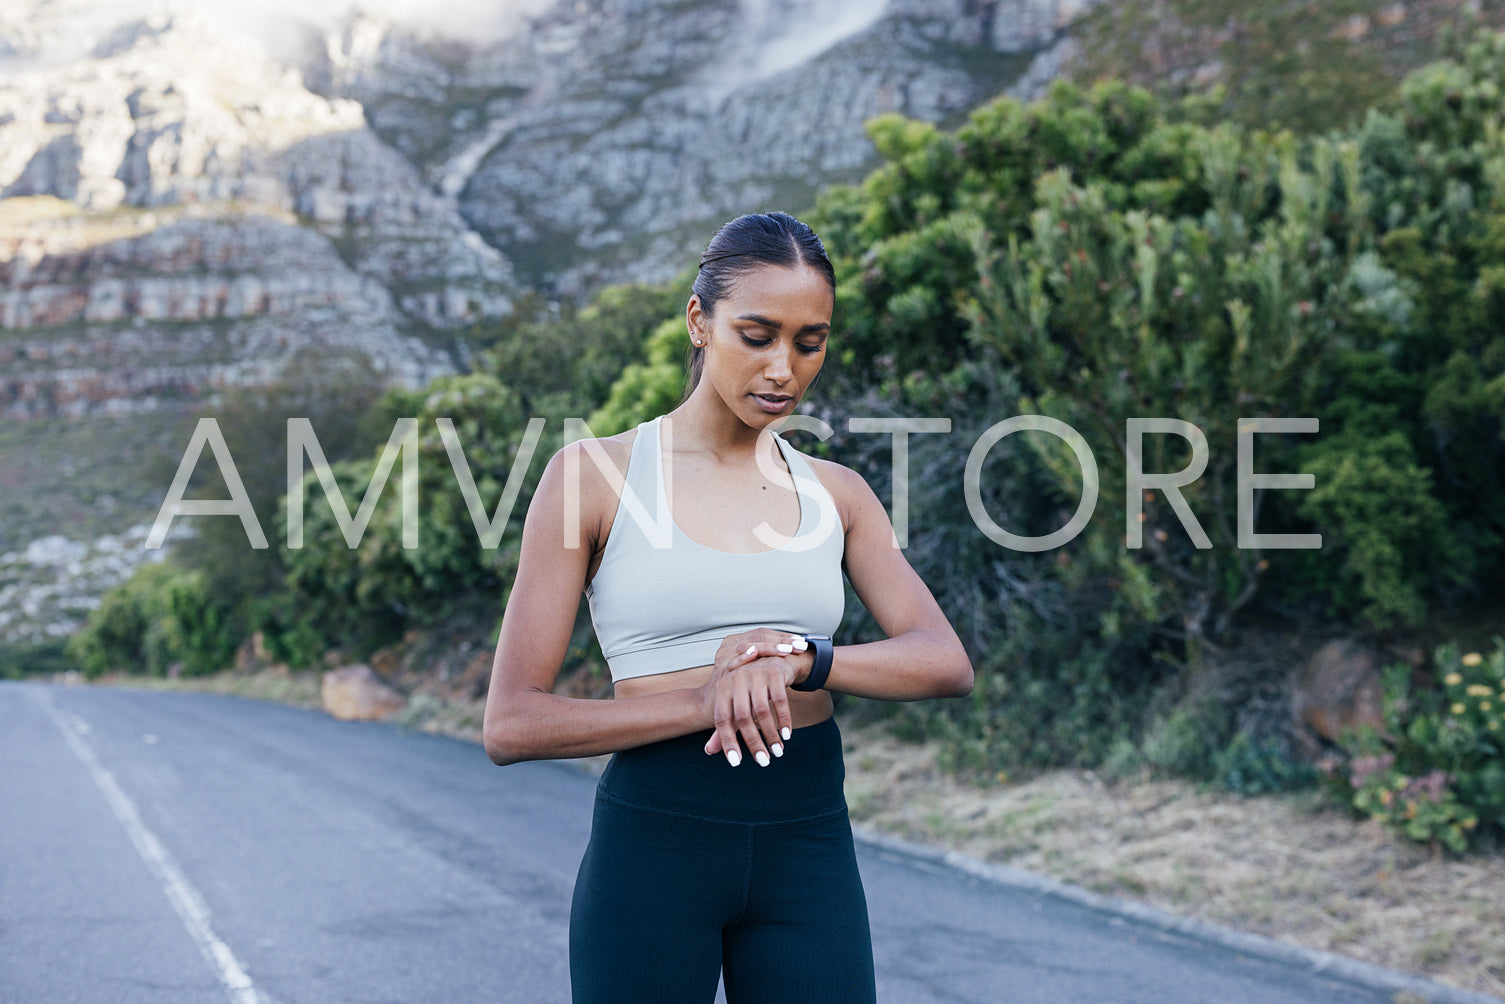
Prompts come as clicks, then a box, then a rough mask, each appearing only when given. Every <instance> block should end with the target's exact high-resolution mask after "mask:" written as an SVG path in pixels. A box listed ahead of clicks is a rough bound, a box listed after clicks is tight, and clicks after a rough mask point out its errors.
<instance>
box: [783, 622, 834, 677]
mask: <svg viewBox="0 0 1505 1004" xmlns="http://www.w3.org/2000/svg"><path fill="white" fill-rule="evenodd" d="M805 643H806V644H807V645H809V646H810V647H811V648H812V649H813V650H814V651H815V663H814V665H812V666H811V667H810V675H809V676H807V677H805V680H804V682H803V683H796V684H793V685H792V686H791V688H790V689H792V690H806V691H809V690H819V689H820V688H822V687H824V686H825V685H826V677H828V676H830V675H831V636H830V635H825V634H807V635H805Z"/></svg>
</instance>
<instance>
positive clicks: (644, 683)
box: [612, 666, 832, 729]
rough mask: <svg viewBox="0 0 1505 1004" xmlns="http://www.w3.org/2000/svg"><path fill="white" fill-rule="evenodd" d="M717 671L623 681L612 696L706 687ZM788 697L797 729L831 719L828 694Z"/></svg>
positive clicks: (688, 671) (698, 668)
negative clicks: (713, 673) (713, 672)
mask: <svg viewBox="0 0 1505 1004" xmlns="http://www.w3.org/2000/svg"><path fill="white" fill-rule="evenodd" d="M714 668H715V667H713V666H696V667H695V668H694V669H681V670H677V671H675V672H673V673H656V674H654V675H653V676H634V677H632V678H631V679H627V680H619V681H618V682H617V683H616V685H615V686H614V687H613V688H612V692H613V693H614V694H615V695H616V696H617V697H644V696H646V695H648V694H662V693H664V692H665V691H670V690H689V689H693V688H695V687H703V686H705V684H706V682H707V681H708V680H710V678H711V672H712V670H713V669H714ZM733 672H735V670H734V671H733ZM785 693H786V694H787V695H788V696H789V716H790V717H791V718H792V719H793V720H794V726H793V727H794V728H797V729H802V728H804V727H805V726H807V725H817V724H819V723H820V722H823V721H825V720H826V719H827V718H830V717H831V710H832V704H831V695H830V694H828V693H827V692H826V691H824V690H817V691H813V692H811V693H805V692H803V691H799V690H786V691H785Z"/></svg>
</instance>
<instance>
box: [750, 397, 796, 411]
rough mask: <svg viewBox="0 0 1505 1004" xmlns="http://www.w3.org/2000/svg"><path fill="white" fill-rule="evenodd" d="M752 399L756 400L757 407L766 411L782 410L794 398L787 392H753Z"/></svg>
mask: <svg viewBox="0 0 1505 1004" xmlns="http://www.w3.org/2000/svg"><path fill="white" fill-rule="evenodd" d="M752 399H753V400H754V401H756V402H758V407H760V408H762V409H763V410H764V411H767V412H780V411H783V410H784V409H785V408H787V407H788V406H789V403H790V402H791V401H793V400H794V398H792V397H790V396H789V395H788V394H754V395H753V396H752Z"/></svg>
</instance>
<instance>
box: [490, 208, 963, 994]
mask: <svg viewBox="0 0 1505 1004" xmlns="http://www.w3.org/2000/svg"><path fill="white" fill-rule="evenodd" d="M834 289H835V274H834V272H833V270H832V267H831V263H830V260H829V259H828V258H827V256H826V253H825V249H824V248H823V247H822V246H821V243H820V240H819V238H817V237H816V236H815V234H814V233H813V232H812V231H811V230H810V228H809V227H807V226H805V225H804V224H803V223H801V222H799V221H798V220H796V219H794V218H793V217H791V216H788V215H786V214H783V213H768V214H760V215H750V216H743V217H739V218H738V219H736V220H733V221H732V222H730V223H728V224H726V225H725V226H723V227H722V228H721V229H720V230H719V231H718V232H717V233H716V236H715V237H714V238H713V239H712V241H711V243H710V246H709V247H708V248H707V249H706V252H705V254H704V255H703V256H702V258H701V266H700V272H699V275H698V276H697V278H696V280H695V284H694V295H692V296H691V297H690V300H689V303H688V305H687V307H686V311H685V315H686V326H687V329H688V335H689V339H690V343H691V345H692V346H693V348H692V349H691V352H692V368H691V372H692V381H693V389H692V390H691V392H690V393H689V395H688V396H687V397H686V399H685V401H684V402H683V403H682V404H681V405H679V406H678V407H677V408H675V409H674V410H673V411H672V412H670V413H669V414H668V415H665V416H662V417H660V418H658V419H655V420H653V421H651V422H646V423H644V424H643V425H640V426H639V427H638V428H636V429H634V430H631V431H629V432H625V433H622V434H621V435H618V436H611V437H608V438H604V439H599V440H585V441H582V442H578V443H574V444H571V445H569V446H567V447H565V448H564V449H563V450H561V451H560V452H559V453H557V454H555V456H554V457H553V458H552V459H551V460H550V462H549V465H548V467H547V469H546V470H545V472H544V475H543V478H542V480H541V481H540V483H539V487H538V491H537V493H536V494H535V496H534V498H533V503H532V505H531V507H530V508H529V511H528V516H527V520H526V522H525V524H524V530H523V544H522V552H521V555H520V558H519V562H518V572H517V579H516V581H515V584H514V586H513V589H512V594H511V599H510V600H509V601H508V604H507V610H506V614H505V615H504V617H503V619H502V627H501V634H500V637H499V639H498V642H497V650H496V661H495V664H494V667H493V671H492V682H491V689H490V692H489V694H488V697H487V701H486V718H485V728H484V732H485V743H486V751H487V754H488V755H489V756H490V757H491V759H492V760H494V761H495V762H496V763H498V764H507V763H513V762H515V761H519V760H533V759H543V758H549V757H580V756H591V755H595V754H600V753H607V752H611V753H615V754H616V756H614V757H613V758H612V760H611V762H610V763H609V764H608V766H607V768H606V771H605V773H604V774H603V775H602V777H601V781H600V783H599V785H598V788H597V795H596V808H595V815H594V820H593V826H592V831H591V839H590V844H589V846H588V848H587V849H586V854H585V859H584V860H583V861H582V862H581V866H580V874H579V877H578V879H577V881H576V885H575V896H574V902H573V904H572V908H571V914H570V975H571V982H572V986H573V992H574V999H575V1001H577V1002H582V1001H613V1002H631V1001H653V1002H670V1001H686V1002H703V1001H709V1000H711V999H712V998H713V997H714V996H715V991H716V981H717V976H718V974H720V975H722V977H723V981H724V983H725V989H726V996H727V1000H728V1001H730V1002H733V1004H735V1002H737V1001H753V1002H763V1001H785V1002H790V1004H795V1002H799V1001H815V1000H819V1001H844V1000H851V1001H865V1000H872V999H873V997H874V987H873V983H874V977H873V961H872V945H871V940H870V936H869V930H868V918H867V906H866V901H865V899H864V897H863V892H862V884H861V879H860V878H859V876H858V874H857V865H856V860H855V857H854V854H853V849H852V836H851V828H850V825H849V823H848V820H847V815H846V802H845V800H844V797H843V793H842V777H843V766H842V751H841V736H840V733H839V732H838V730H837V728H836V724H835V722H834V720H833V719H832V717H831V712H832V703H831V694H832V693H845V694H856V695H859V696H862V697H873V698H882V699H886V700H916V699H919V698H925V697H941V696H961V695H964V694H966V693H968V692H969V691H970V690H971V687H972V667H971V664H970V662H969V661H968V659H967V655H966V652H965V651H964V650H963V648H962V646H961V643H960V642H959V641H958V639H957V637H956V634H955V632H954V631H953V630H952V629H951V626H950V624H949V623H948V622H947V620H946V618H945V615H944V614H942V612H941V610H940V608H939V607H938V606H937V604H936V602H935V600H934V598H933V597H932V596H931V595H930V592H929V590H928V589H927V588H926V587H925V585H924V583H923V582H921V581H920V578H919V577H918V576H917V575H916V574H915V573H914V571H913V570H912V569H911V568H910V567H909V564H908V562H906V561H905V560H904V556H903V554H902V552H901V551H900V550H899V548H898V544H897V542H896V540H895V538H894V534H893V530H892V528H891V527H890V525H889V521H888V517H887V514H886V513H885V511H884V509H883V506H882V505H881V504H880V503H879V501H878V499H877V497H876V496H875V495H874V494H873V492H872V490H871V489H870V488H869V487H868V485H867V483H866V482H865V481H864V480H863V479H862V478H861V477H860V476H859V475H858V474H856V473H854V472H853V471H851V470H849V469H847V468H845V467H843V466H841V465H839V464H835V463H830V462H828V461H823V460H816V459H812V458H806V457H804V456H803V455H801V454H800V453H798V452H797V451H795V450H794V449H793V448H792V447H790V446H789V445H788V444H787V443H785V442H784V441H783V439H782V438H780V437H779V436H777V435H776V434H774V433H773V432H772V431H771V428H770V427H771V426H773V425H774V424H775V423H776V422H778V421H779V420H780V419H782V418H784V417H786V416H788V415H791V414H793V413H794V409H795V405H796V404H797V403H798V402H799V400H800V398H801V396H802V395H803V394H804V393H805V391H806V390H807V389H808V388H809V386H810V384H811V383H812V382H813V381H814V380H815V378H816V375H817V374H818V373H819V372H820V369H821V365H822V363H823V361H824V358H825V353H826V348H827V345H826V343H827V339H828V337H829V334H830V329H831V312H832V306H833V300H834ZM843 570H844V571H845V573H846V575H847V577H848V578H849V579H850V580H851V583H852V586H853V588H854V589H855V591H856V593H857V595H858V597H860V598H861V600H862V602H863V603H864V604H865V605H866V606H867V608H868V610H870V611H871V612H872V614H873V616H874V618H875V619H876V620H877V622H878V624H879V625H880V626H881V627H882V628H883V630H884V632H885V633H886V634H887V635H888V636H889V637H888V638H887V639H886V640H884V641H879V642H872V643H868V644H864V645H843V646H841V647H839V648H835V649H833V648H832V647H831V645H830V641H829V638H828V636H829V635H830V634H832V633H833V632H834V631H835V629H836V627H837V625H838V623H839V622H840V620H841V613H842V605H843V592H842V581H841V576H842V572H843ZM582 589H583V590H584V591H585V592H586V594H587V596H588V597H589V599H590V604H591V616H592V619H593V621H594V623H595V627H596V632H597V635H598V637H599V638H600V640H601V647H602V651H603V652H604V653H605V655H606V658H607V663H608V665H609V667H610V669H611V675H612V681H613V685H614V700H610V701H592V700H582V699H577V698H569V697H563V696H559V695H556V694H554V693H553V692H552V691H553V688H554V682H555V678H556V676H557V674H558V672H559V669H560V666H561V664H562V662H563V660H564V657H565V652H566V649H567V646H568V643H569V638H570V631H571V628H572V626H573V623H574V619H575V612H576V609H577V606H578V603H579V596H580V592H581V590H582Z"/></svg>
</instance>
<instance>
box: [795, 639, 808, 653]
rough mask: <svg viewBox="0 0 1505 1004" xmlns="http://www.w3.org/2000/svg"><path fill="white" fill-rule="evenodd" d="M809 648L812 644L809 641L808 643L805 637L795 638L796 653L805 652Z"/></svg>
mask: <svg viewBox="0 0 1505 1004" xmlns="http://www.w3.org/2000/svg"><path fill="white" fill-rule="evenodd" d="M809 647H810V643H809V642H808V641H806V640H805V639H804V638H803V637H800V638H795V639H794V650H795V651H796V652H803V651H804V650H805V649H807V648H809Z"/></svg>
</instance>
